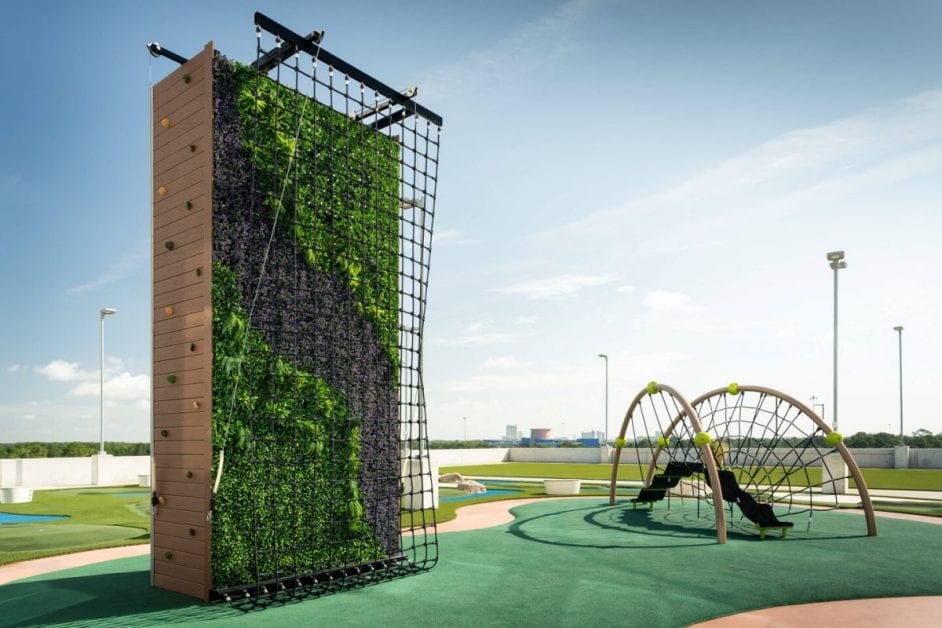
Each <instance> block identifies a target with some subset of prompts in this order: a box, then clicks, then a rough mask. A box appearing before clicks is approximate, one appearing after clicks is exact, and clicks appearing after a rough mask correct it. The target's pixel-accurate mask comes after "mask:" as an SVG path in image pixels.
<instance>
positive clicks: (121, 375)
mask: <svg viewBox="0 0 942 628" xmlns="http://www.w3.org/2000/svg"><path fill="white" fill-rule="evenodd" d="M34 370H35V372H36V373H39V374H40V375H42V376H44V377H45V378H46V379H48V380H50V381H53V382H72V383H77V385H75V386H73V387H72V388H71V389H70V390H69V394H71V395H72V396H74V397H97V396H98V395H99V394H100V387H101V385H102V384H101V378H100V375H99V371H98V370H97V369H96V370H94V371H86V370H83V369H82V368H81V367H80V365H79V364H78V362H69V361H67V360H62V359H57V360H53V361H51V362H49V364H46V365H45V366H38V367H36V368H35V369H34ZM104 389H105V399H106V401H107V403H108V404H110V405H116V404H128V403H130V404H133V405H135V406H137V407H142V408H143V407H146V405H147V402H148V401H149V400H150V377H149V376H148V375H146V374H133V373H130V372H128V371H127V370H126V369H125V368H124V363H123V362H122V361H121V360H119V359H117V358H109V359H108V363H107V365H106V366H105V377H104Z"/></svg>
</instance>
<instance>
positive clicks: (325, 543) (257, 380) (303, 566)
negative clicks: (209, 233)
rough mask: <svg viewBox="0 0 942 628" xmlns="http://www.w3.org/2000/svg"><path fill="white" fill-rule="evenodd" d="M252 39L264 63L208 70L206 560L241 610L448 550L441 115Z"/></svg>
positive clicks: (314, 52) (423, 563)
mask: <svg viewBox="0 0 942 628" xmlns="http://www.w3.org/2000/svg"><path fill="white" fill-rule="evenodd" d="M257 34H258V37H257V42H258V44H257V49H256V63H255V64H254V65H253V66H248V65H241V64H239V63H234V62H231V61H229V60H227V59H225V58H223V57H219V56H217V58H216V59H215V62H214V79H215V88H214V131H215V141H214V164H215V165H214V186H215V187H214V190H215V191H214V198H213V206H214V212H213V231H214V238H213V239H214V248H213V288H212V291H213V292H212V296H213V348H214V365H213V373H214V375H213V427H212V438H213V469H212V472H213V474H214V476H217V474H218V477H219V483H218V492H217V493H216V494H215V497H214V503H213V506H212V551H211V568H212V574H213V596H214V598H215V599H224V600H228V601H230V602H233V603H239V604H245V605H248V606H255V605H264V604H268V603H271V602H274V601H280V600H287V599H290V598H296V597H303V596H309V595H317V594H321V593H325V592H330V591H335V590H339V589H344V588H349V587H352V586H358V585H362V584H366V583H370V582H375V581H377V580H382V579H385V578H390V577H395V576H400V575H405V574H408V573H413V572H415V571H419V570H423V569H427V568H429V567H431V566H432V565H434V563H435V561H436V560H437V539H436V532H435V518H434V510H433V509H432V504H431V481H432V478H431V470H430V466H429V464H428V462H429V460H428V449H427V436H426V429H425V422H426V416H425V400H424V396H423V388H422V355H421V349H422V328H423V323H424V317H425V304H426V286H427V279H428V270H429V256H430V251H431V238H432V222H433V216H434V205H435V188H436V182H437V166H438V147H439V134H440V132H441V129H440V119H437V120H429V119H427V117H423V116H422V115H420V114H416V113H415V107H412V109H411V110H410V109H409V106H410V103H411V101H409V102H406V103H403V102H402V101H400V100H397V99H395V98H393V99H392V100H391V101H390V99H389V98H388V97H387V96H385V95H384V94H383V91H384V89H383V88H385V91H387V92H388V88H386V87H385V86H384V85H382V84H381V83H379V82H378V81H376V82H375V84H373V83H371V79H370V77H368V76H367V75H365V74H363V73H361V72H358V71H357V73H356V76H358V77H359V78H356V77H351V76H350V73H351V72H350V69H349V68H350V66H346V65H345V64H343V63H342V62H339V61H337V60H336V57H333V56H332V55H329V53H327V52H326V51H322V50H321V49H320V48H319V47H317V46H310V47H307V48H305V47H303V46H295V47H293V48H291V49H290V50H289V49H288V48H287V46H288V43H287V42H286V41H284V40H282V39H281V38H279V37H275V36H273V35H272V34H270V33H268V32H265V31H262V30H261V29H258V33H257ZM307 41H308V43H311V39H310V38H309V39H308V40H307ZM321 53H323V54H321ZM323 55H327V56H329V57H330V58H331V59H332V61H331V62H329V63H328V62H325V61H324V60H323ZM338 63H339V64H342V65H343V67H344V68H346V69H344V70H339V69H338V68H337V67H336V66H337V65H338ZM259 67H260V68H261V69H260V70H259V69H257V68H259Z"/></svg>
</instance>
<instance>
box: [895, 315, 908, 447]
mask: <svg viewBox="0 0 942 628" xmlns="http://www.w3.org/2000/svg"><path fill="white" fill-rule="evenodd" d="M893 330H894V331H896V334H897V335H898V336H899V444H900V445H905V444H906V443H905V442H904V441H903V326H902V325H897V326H896V327H894V328H893Z"/></svg>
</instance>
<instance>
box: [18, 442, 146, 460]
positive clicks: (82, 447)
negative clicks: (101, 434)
mask: <svg viewBox="0 0 942 628" xmlns="http://www.w3.org/2000/svg"><path fill="white" fill-rule="evenodd" d="M98 447H99V443H97V442H96V443H83V442H78V441H71V442H61V443H60V442H57V443H44V442H40V441H31V442H26V443H0V458H86V457H88V456H94V455H95V454H97V453H98ZM105 453H109V454H111V455H112V456H149V455H150V443H119V442H105Z"/></svg>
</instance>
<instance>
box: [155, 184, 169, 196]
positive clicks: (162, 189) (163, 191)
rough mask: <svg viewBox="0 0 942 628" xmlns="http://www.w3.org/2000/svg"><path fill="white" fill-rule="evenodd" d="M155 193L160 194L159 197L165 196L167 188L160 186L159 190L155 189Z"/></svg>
mask: <svg viewBox="0 0 942 628" xmlns="http://www.w3.org/2000/svg"><path fill="white" fill-rule="evenodd" d="M157 193H158V194H160V195H161V196H166V195H167V188H166V187H164V186H160V187H159V188H157Z"/></svg>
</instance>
